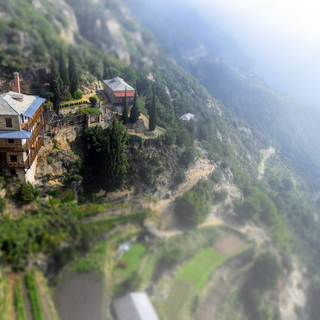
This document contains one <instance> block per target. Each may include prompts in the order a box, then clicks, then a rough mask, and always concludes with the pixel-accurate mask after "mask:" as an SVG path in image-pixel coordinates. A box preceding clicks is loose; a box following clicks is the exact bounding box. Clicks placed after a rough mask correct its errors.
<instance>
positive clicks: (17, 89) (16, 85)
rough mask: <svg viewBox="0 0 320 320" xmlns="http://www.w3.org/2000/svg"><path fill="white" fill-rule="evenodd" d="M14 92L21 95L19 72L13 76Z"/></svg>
mask: <svg viewBox="0 0 320 320" xmlns="http://www.w3.org/2000/svg"><path fill="white" fill-rule="evenodd" d="M12 91H13V92H16V93H20V80H19V72H15V73H14V74H13V83H12Z"/></svg>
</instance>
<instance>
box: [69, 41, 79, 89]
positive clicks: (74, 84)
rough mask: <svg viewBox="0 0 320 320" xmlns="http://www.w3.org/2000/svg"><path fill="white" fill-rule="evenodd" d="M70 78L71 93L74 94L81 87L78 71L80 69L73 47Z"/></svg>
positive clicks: (70, 57) (70, 52)
mask: <svg viewBox="0 0 320 320" xmlns="http://www.w3.org/2000/svg"><path fill="white" fill-rule="evenodd" d="M69 80H70V93H71V94H72V95H74V94H75V92H76V91H77V90H78V88H79V73H78V69H77V66H76V62H75V59H74V55H73V51H72V48H71V47H70V49H69Z"/></svg>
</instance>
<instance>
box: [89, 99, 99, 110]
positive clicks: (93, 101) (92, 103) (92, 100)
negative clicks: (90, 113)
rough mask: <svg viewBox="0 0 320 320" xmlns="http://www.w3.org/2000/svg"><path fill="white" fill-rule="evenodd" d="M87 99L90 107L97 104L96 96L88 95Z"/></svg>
mask: <svg viewBox="0 0 320 320" xmlns="http://www.w3.org/2000/svg"><path fill="white" fill-rule="evenodd" d="M89 101H90V102H91V106H92V108H95V107H96V105H97V102H98V100H97V98H96V97H90V98H89Z"/></svg>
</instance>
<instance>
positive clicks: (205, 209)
mask: <svg viewBox="0 0 320 320" xmlns="http://www.w3.org/2000/svg"><path fill="white" fill-rule="evenodd" d="M213 200H214V196H213V194H212V184H211V183H210V181H209V180H200V181H199V182H198V183H197V184H196V185H195V186H194V187H193V188H192V189H191V190H189V191H186V192H185V193H184V194H183V195H182V196H181V197H177V198H176V200H175V203H176V206H175V213H176V215H177V217H178V218H179V220H180V222H181V223H182V224H185V225H188V226H193V227H194V226H197V225H198V224H200V223H202V222H203V221H204V220H205V218H206V216H207V215H208V214H209V212H210V209H211V205H212V202H213Z"/></svg>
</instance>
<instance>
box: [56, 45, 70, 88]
mask: <svg viewBox="0 0 320 320" xmlns="http://www.w3.org/2000/svg"><path fill="white" fill-rule="evenodd" d="M59 71H60V78H61V80H62V81H63V83H64V85H65V86H69V85H70V83H69V75H68V70H67V59H66V56H65V54H64V52H63V49H62V48H61V50H60V60H59Z"/></svg>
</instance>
